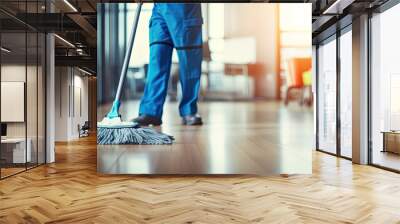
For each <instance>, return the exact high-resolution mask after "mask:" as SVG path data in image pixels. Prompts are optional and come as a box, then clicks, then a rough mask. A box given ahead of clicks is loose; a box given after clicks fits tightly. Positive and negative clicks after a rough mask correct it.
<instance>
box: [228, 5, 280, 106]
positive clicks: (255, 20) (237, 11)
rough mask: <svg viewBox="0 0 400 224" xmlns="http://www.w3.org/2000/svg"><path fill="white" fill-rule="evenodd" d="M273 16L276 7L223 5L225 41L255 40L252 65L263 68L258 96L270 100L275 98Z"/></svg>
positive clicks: (274, 22)
mask: <svg viewBox="0 0 400 224" xmlns="http://www.w3.org/2000/svg"><path fill="white" fill-rule="evenodd" d="M276 13H277V5H276V4H259V3H252V4H225V31H224V32H225V38H236V37H254V38H255V39H256V49H257V53H256V62H257V63H262V64H264V65H265V68H266V75H265V80H264V88H262V89H263V90H264V92H263V93H262V94H263V96H264V97H267V98H271V99H272V98H275V97H276V90H275V88H276V73H275V72H276V71H275V65H276V55H275V52H276V47H277V46H276V34H275V31H276V28H277V27H276V26H277V23H276V22H277V21H276V15H277V14H276ZM238 50H240V49H238Z"/></svg>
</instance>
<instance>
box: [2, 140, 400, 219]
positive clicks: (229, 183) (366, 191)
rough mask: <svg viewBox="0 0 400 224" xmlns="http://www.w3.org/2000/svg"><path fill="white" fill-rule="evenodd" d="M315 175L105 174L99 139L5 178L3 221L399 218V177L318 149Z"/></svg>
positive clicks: (61, 149) (62, 149)
mask: <svg viewBox="0 0 400 224" xmlns="http://www.w3.org/2000/svg"><path fill="white" fill-rule="evenodd" d="M313 156H314V165H313V172H314V173H313V174H312V175H293V176H289V177H284V176H275V177H256V176H103V175H99V174H97V173H96V144H95V139H94V138H93V137H92V138H86V139H85V140H81V141H76V142H71V143H69V144H58V145H57V163H56V164H51V165H47V166H42V167H39V168H37V169H34V170H30V171H28V172H26V173H22V174H20V175H17V176H14V177H11V178H8V179H5V180H3V181H0V202H1V203H0V223H44V222H48V223H374V224H375V223H400V200H399V198H400V176H399V175H398V174H395V173H391V172H387V171H383V170H380V169H377V168H373V167H368V166H359V165H352V164H351V163H350V162H349V161H347V160H343V159H337V158H335V157H332V156H329V155H325V154H322V153H317V152H315V153H314V155H313Z"/></svg>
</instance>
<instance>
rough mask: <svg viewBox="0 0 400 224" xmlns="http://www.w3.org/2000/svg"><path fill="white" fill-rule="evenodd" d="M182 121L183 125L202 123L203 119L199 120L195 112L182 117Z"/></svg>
mask: <svg viewBox="0 0 400 224" xmlns="http://www.w3.org/2000/svg"><path fill="white" fill-rule="evenodd" d="M182 123H183V124H184V125H202V124H203V121H202V120H201V117H200V115H198V114H195V115H188V116H184V117H182Z"/></svg>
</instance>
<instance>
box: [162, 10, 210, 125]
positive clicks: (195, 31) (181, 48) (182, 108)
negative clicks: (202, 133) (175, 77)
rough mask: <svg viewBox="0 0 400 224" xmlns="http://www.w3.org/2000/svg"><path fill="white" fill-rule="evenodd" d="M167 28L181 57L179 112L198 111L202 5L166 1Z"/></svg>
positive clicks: (183, 114)
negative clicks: (168, 2)
mask: <svg viewBox="0 0 400 224" xmlns="http://www.w3.org/2000/svg"><path fill="white" fill-rule="evenodd" d="M164 6H165V7H166V11H168V12H169V13H168V14H166V15H165V18H166V23H167V26H168V29H169V30H170V31H171V34H172V35H171V36H172V39H173V42H174V46H175V49H176V50H177V53H178V57H179V71H180V73H179V79H180V83H181V87H182V99H181V102H180V104H179V112H180V115H181V116H182V117H186V116H188V115H195V114H196V113H197V100H198V95H199V90H200V75H201V61H202V57H203V52H202V45H203V40H202V24H203V20H202V18H201V5H200V4H198V3H195V4H193V3H181V4H168V5H164Z"/></svg>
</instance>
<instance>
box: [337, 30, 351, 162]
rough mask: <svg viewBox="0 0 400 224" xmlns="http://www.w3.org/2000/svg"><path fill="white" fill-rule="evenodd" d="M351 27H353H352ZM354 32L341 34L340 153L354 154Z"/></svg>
mask: <svg viewBox="0 0 400 224" xmlns="http://www.w3.org/2000/svg"><path fill="white" fill-rule="evenodd" d="M350 28H351V27H350ZM351 48H352V33H351V30H350V31H348V32H346V33H344V34H342V35H341V36H340V154H341V156H344V157H348V158H351V156H352V155H351V154H352V149H351V147H352V144H351V142H352V137H351V136H352V96H353V94H352V50H351Z"/></svg>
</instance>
